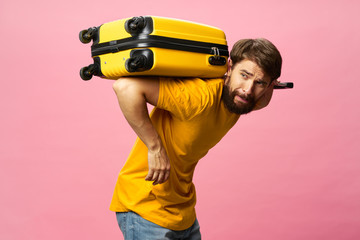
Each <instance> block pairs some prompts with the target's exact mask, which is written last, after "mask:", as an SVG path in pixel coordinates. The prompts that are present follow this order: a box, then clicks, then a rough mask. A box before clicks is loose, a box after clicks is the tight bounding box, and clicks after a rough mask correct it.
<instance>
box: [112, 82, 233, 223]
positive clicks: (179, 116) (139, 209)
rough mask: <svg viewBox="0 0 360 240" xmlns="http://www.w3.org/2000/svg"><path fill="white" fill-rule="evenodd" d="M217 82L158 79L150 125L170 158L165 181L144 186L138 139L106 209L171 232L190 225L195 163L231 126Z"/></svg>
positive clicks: (142, 156)
mask: <svg viewBox="0 0 360 240" xmlns="http://www.w3.org/2000/svg"><path fill="white" fill-rule="evenodd" d="M223 82H224V80H223V79H220V78H219V79H209V80H202V79H198V78H195V79H181V80H180V79H168V78H161V79H160V89H159V99H158V103H157V107H156V108H154V109H153V111H152V113H151V120H152V122H153V124H154V126H155V128H156V129H157V132H158V134H159V135H160V137H161V139H162V142H163V144H164V147H165V149H166V151H167V154H168V157H169V159H170V166H171V170H170V176H169V179H168V180H167V181H166V182H165V183H163V184H158V185H156V186H153V185H152V182H149V181H145V177H146V175H147V174H148V162H147V153H148V151H147V147H146V146H145V144H144V143H143V142H142V141H141V140H140V139H139V138H138V139H137V140H136V142H135V145H134V147H133V149H132V150H131V153H130V155H129V157H128V159H127V161H126V163H125V165H124V166H123V168H122V170H121V171H120V174H119V177H118V181H117V183H116V186H115V191H114V195H113V199H112V202H111V205H110V210H112V211H115V212H127V211H134V212H136V213H137V214H139V215H140V216H142V217H143V218H145V219H147V220H149V221H151V222H153V223H156V224H158V225H160V226H162V227H165V228H168V229H172V230H184V229H187V228H189V227H190V226H191V225H192V224H193V223H194V221H195V218H196V215H195V203H196V194H195V187H194V184H193V183H192V178H193V174H194V169H195V166H196V164H197V162H198V161H199V160H200V159H201V158H202V157H204V156H205V155H206V153H207V152H208V151H209V149H210V148H212V147H213V146H215V145H216V144H217V143H218V142H219V141H220V140H221V138H222V137H223V136H224V135H225V134H226V133H227V132H228V131H229V130H230V128H231V127H232V126H233V125H234V124H235V123H236V121H237V120H238V118H239V115H237V114H233V113H230V112H229V111H228V110H227V109H226V108H225V106H224V104H223V102H222V101H221V93H222V88H223Z"/></svg>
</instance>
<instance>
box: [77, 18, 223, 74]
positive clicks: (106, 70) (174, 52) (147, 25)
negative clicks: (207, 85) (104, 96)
mask: <svg viewBox="0 0 360 240" xmlns="http://www.w3.org/2000/svg"><path fill="white" fill-rule="evenodd" d="M79 38H80V41H81V42H83V43H89V42H91V40H92V41H93V44H92V46H91V55H92V57H93V61H94V63H93V64H90V65H89V66H87V67H83V68H82V69H81V70H80V76H81V78H82V79H83V80H89V79H91V77H92V76H93V75H95V76H100V77H103V78H109V79H116V78H119V77H121V76H132V75H142V76H149V75H150V76H154V75H155V76H177V77H202V78H213V77H222V76H223V75H224V73H225V72H226V70H227V58H228V55H229V52H228V46H227V42H226V38H225V34H224V32H223V31H222V30H220V29H218V28H215V27H211V26H207V25H204V24H199V23H194V22H190V21H184V20H178V19H172V18H164V17H153V16H144V17H143V16H141V17H133V18H127V19H121V20H117V21H113V22H109V23H105V24H103V25H101V26H99V27H93V28H89V29H87V30H83V31H81V32H80V34H79Z"/></svg>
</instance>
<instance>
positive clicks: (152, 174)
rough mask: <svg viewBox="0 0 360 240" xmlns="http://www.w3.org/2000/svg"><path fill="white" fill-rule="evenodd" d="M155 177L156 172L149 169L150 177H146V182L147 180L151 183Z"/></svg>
mask: <svg viewBox="0 0 360 240" xmlns="http://www.w3.org/2000/svg"><path fill="white" fill-rule="evenodd" d="M153 176H154V170H152V169H149V173H148V175H147V176H146V178H145V180H146V181H151V180H152V179H153Z"/></svg>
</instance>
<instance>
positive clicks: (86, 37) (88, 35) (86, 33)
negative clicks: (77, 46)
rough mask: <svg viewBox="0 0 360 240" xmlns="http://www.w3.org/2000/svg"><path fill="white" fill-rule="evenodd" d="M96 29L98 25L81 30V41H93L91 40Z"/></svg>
mask: <svg viewBox="0 0 360 240" xmlns="http://www.w3.org/2000/svg"><path fill="white" fill-rule="evenodd" d="M96 31H97V28H96V27H93V28H89V29H86V30H82V31H80V33H79V39H80V42H82V43H89V42H91V40H92V39H93V38H94V35H95V33H96Z"/></svg>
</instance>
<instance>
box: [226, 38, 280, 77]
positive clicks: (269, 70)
mask: <svg viewBox="0 0 360 240" xmlns="http://www.w3.org/2000/svg"><path fill="white" fill-rule="evenodd" d="M230 59H231V60H232V63H233V65H232V66H233V67H234V66H235V65H236V63H239V62H240V61H242V60H244V59H248V60H251V61H254V62H256V64H257V65H259V67H260V68H261V69H262V70H263V71H264V72H265V73H266V74H267V75H268V76H269V77H270V78H271V80H276V79H278V78H279V77H280V75H281V65H282V58H281V55H280V52H279V51H278V50H277V48H276V47H275V46H274V44H272V43H271V42H270V41H269V40H267V39H264V38H257V39H242V40H239V41H237V42H236V43H235V44H234V46H233V48H232V50H231V52H230Z"/></svg>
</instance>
